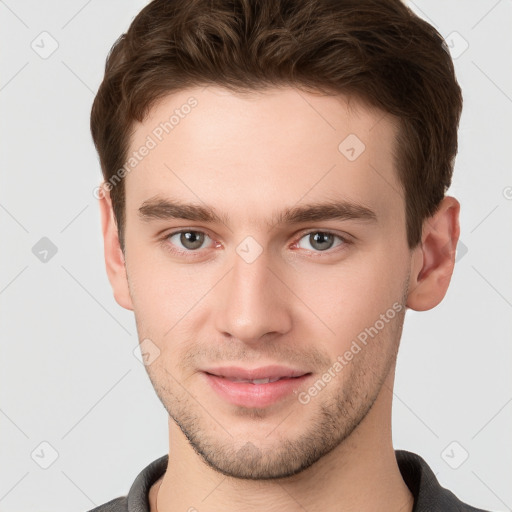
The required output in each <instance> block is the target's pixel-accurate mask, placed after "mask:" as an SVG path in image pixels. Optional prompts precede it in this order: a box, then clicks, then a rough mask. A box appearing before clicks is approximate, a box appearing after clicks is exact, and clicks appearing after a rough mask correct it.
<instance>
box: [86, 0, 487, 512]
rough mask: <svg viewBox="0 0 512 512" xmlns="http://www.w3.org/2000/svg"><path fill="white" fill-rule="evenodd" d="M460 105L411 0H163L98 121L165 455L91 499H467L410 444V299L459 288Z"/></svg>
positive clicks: (416, 301)
mask: <svg viewBox="0 0 512 512" xmlns="http://www.w3.org/2000/svg"><path fill="white" fill-rule="evenodd" d="M461 108H462V96H461V92H460V88H459V86H458V84H457V81H456V78H455V75H454V69H453V64H452V61H451V59H450V56H449V54H448V52H447V48H446V46H445V44H444V42H443V39H442V37H441V36H440V35H439V34H438V33H437V32H436V31H435V30H434V28H432V27H431V26H430V25H429V24H427V23H426V22H424V21H423V20H421V19H419V18H418V17H416V16H415V15H414V14H413V13H412V12H411V11H410V10H409V9H407V8H406V7H405V6H404V5H403V4H402V3H401V2H400V1H399V0H364V1H357V2H355V1H347V0H339V1H337V2H332V1H328V0H294V1H276V0H238V1H235V2H228V1H227V0H226V1H222V0H218V1H216V2H211V1H210V0H193V1H187V2H183V1H181V2H179V1H177V0H174V1H172V0H167V1H166V0H155V1H153V2H151V3H150V4H149V5H148V6H147V7H145V8H144V9H143V10H142V11H141V13H140V14H139V15H138V16H137V17H136V18H135V19H134V21H133V22H132V24H131V26H130V28H129V30H128V31H127V33H126V34H124V35H123V36H122V37H121V38H120V39H119V40H118V41H117V42H116V44H115V45H114V47H113V49H112V51H111V53H110V55H109V57H108V60H107V65H106V70H105V77H104V80H103V83H102V84H101V86H100V89H99V91H98V94H97V96H96V98H95V101H94V105H93V108H92V115H91V130H92V135H93V139H94V142H95V145H96V148H97V150H98V153H99V156H100V161H101V166H102V171H103V174H104V182H103V184H102V187H101V189H99V192H98V196H99V198H100V209H101V218H102V232H103V236H104V242H105V260H106V267H107V273H108V277H109V280H110V283H111V285H112V288H113V293H114V296H115V299H116V301H117V302H118V303H119V304H120V305H121V306H122V307H124V308H127V309H129V310H133V311H134V314H135V319H136V323H137V331H138V336H139V340H140V344H141V351H142V352H143V354H144V360H145V364H146V368H147V371H148V375H149V378H150V380H151V382H152V384H153V386H154V388H155V391H156V393H157V395H158V397H159V399H160V400H161V402H162V404H163V405H164V407H165V409H166V410H167V412H168V414H169V454H168V455H165V456H163V457H161V458H160V459H158V460H156V461H154V462H153V463H152V464H151V465H149V466H148V467H147V468H145V469H144V470H143V471H142V472H141V473H140V475H139V476H138V477H137V479H136V480H135V482H134V483H133V485H132V487H131V489H130V491H129V493H128V496H127V497H120V498H117V499H114V500H113V501H111V502H109V503H107V504H105V505H103V506H100V507H98V508H96V509H94V510H96V511H126V510H129V511H133V512H134V511H151V512H156V511H158V512H174V511H178V510H180V511H195V510H197V511H199V512H201V511H203V510H204V511H209V512H216V511H224V512H225V511H256V510H258V511H259V510H261V511H263V510H264V511H272V510H280V511H298V510H307V511H309V512H313V511H319V510H322V511H326V510H327V511H349V510H350V511H353V510H357V511H359V512H366V511H375V510H379V511H384V512H386V511H394V512H395V511H404V512H410V511H415V512H420V511H429V512H431V511H437V510H439V511H451V510H453V511H456V510H458V511H461V510H464V511H475V510H477V509H475V508H473V507H471V506H469V505H466V504H464V503H462V501H460V500H459V499H458V498H457V497H456V496H455V495H454V494H453V493H451V492H450V491H448V490H446V489H444V488H442V487H441V486H440V484H439V483H438V481H437V480H436V478H435V476H434V474H433V472H432V470H431V469H430V468H429V467H428V465H427V464H426V462H425V461H424V460H423V459H422V458H421V457H420V456H419V455H416V454H414V453H410V452H406V451H400V450H398V451H395V450H394V448H393V446H392V439H391V406H392V396H393V395H392V390H393V382H394V374H395V364H396V356H397V351H398V348H399V343H400V336H401V332H402V325H403V321H404V317H405V312H406V309H407V308H410V309H413V310H416V311H424V310H429V309H431V308H434V307H435V306H436V305H438V304H439V303H440V301H441V300H442V299H443V297H444V295H445V293H446V291H447V288H448V285H449V282H450V279H451V275H452V271H453V267H454V259H455V248H456V245H457V240H458V237H459V203H458V201H457V200H456V199H455V198H453V197H450V196H445V192H446V190H447V189H448V187H449V185H450V182H451V175H452V171H453V162H454V157H455V155H456V152H457V127H458V123H459V119H460V113H461Z"/></svg>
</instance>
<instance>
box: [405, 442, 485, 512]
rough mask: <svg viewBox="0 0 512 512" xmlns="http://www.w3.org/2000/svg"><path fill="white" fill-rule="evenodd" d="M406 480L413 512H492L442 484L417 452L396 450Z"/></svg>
mask: <svg viewBox="0 0 512 512" xmlns="http://www.w3.org/2000/svg"><path fill="white" fill-rule="evenodd" d="M395 455H396V460H397V463H398V467H399V469H400V472H401V474H402V478H403V479H404V482H405V483H406V484H407V487H409V489H410V491H411V493H412V495H413V496H414V509H413V512H490V511H487V510H483V509H480V508H475V507H472V506H471V505H468V504H467V503H464V502H463V501H461V500H460V499H459V498H458V497H457V496H455V494H454V493H453V492H451V491H450V490H448V489H446V488H444V487H442V486H441V484H440V483H439V482H438V480H437V478H436V476H435V475H434V472H433V471H432V469H430V466H429V465H428V464H427V462H426V461H425V460H424V459H423V458H422V457H420V456H419V455H417V454H416V453H412V452H408V451H405V450H395Z"/></svg>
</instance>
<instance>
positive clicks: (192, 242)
mask: <svg viewBox="0 0 512 512" xmlns="http://www.w3.org/2000/svg"><path fill="white" fill-rule="evenodd" d="M176 236H177V237H179V243H180V244H181V245H182V246H183V247H184V248H185V249H188V250H190V251H193V250H195V249H199V248H200V247H201V246H202V245H203V243H204V240H205V234H204V233H201V231H180V232H178V233H174V234H172V235H171V236H170V237H169V241H172V238H173V237H176Z"/></svg>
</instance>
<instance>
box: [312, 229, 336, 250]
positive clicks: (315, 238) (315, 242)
mask: <svg viewBox="0 0 512 512" xmlns="http://www.w3.org/2000/svg"><path fill="white" fill-rule="evenodd" d="M309 238H310V240H311V246H312V247H314V248H315V249H319V250H322V249H330V248H331V247H332V244H333V235H331V234H330V233H322V232H321V231H319V232H316V233H311V234H310V235H309ZM326 243H327V247H326V246H325V245H322V244H326Z"/></svg>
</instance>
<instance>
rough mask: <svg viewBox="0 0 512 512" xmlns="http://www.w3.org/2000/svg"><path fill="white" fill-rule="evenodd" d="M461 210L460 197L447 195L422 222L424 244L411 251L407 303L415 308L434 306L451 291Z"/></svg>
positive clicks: (422, 240) (423, 309) (419, 309)
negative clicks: (458, 198) (449, 289)
mask: <svg viewBox="0 0 512 512" xmlns="http://www.w3.org/2000/svg"><path fill="white" fill-rule="evenodd" d="M459 212H460V204H459V202H458V201H457V199H455V198H454V197H450V196H446V197H444V199H443V200H442V201H441V204H440V205H439V208H438V209H437V211H436V213H435V214H434V215H433V216H432V217H429V218H428V219H426V220H425V221H424V223H423V232H422V237H421V243H420V244H419V245H418V246H417V247H415V248H414V249H413V250H412V253H413V254H412V259H411V275H410V281H409V293H408V296H407V304H406V305H407V307H409V308H411V309H414V310H415V311H426V310H428V309H432V308H434V307H435V306H437V305H438V304H439V303H440V302H441V301H442V300H443V297H444V296H445V294H446V291H447V290H448V285H449V284H450V280H451V277H452V274H453V268H454V266H455V251H456V248H457V242H458V240H459V235H460V227H459Z"/></svg>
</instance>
